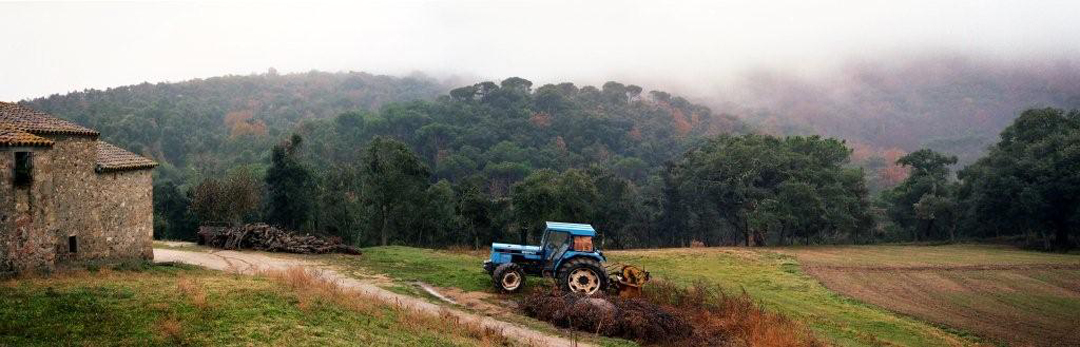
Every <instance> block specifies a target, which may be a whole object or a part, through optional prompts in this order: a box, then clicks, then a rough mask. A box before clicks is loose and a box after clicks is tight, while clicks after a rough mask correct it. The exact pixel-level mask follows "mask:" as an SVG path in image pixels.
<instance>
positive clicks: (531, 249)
mask: <svg viewBox="0 0 1080 347" xmlns="http://www.w3.org/2000/svg"><path fill="white" fill-rule="evenodd" d="M491 250H492V251H494V252H506V253H532V254H536V253H540V246H525V245H514V244H509V243H492V244H491Z"/></svg>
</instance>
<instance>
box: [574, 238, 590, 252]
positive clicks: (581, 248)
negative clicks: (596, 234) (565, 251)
mask: <svg viewBox="0 0 1080 347" xmlns="http://www.w3.org/2000/svg"><path fill="white" fill-rule="evenodd" d="M574 250H575V251H578V252H592V251H593V246H592V236H574Z"/></svg>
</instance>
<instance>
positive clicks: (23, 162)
mask: <svg viewBox="0 0 1080 347" xmlns="http://www.w3.org/2000/svg"><path fill="white" fill-rule="evenodd" d="M33 181H34V153H32V152H15V186H17V187H26V186H29V185H30V182H33Z"/></svg>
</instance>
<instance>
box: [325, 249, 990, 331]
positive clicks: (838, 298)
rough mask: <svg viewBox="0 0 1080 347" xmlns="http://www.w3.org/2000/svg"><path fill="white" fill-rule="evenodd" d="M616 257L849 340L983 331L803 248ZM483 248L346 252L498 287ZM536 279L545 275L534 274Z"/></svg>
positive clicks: (413, 273)
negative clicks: (886, 291) (814, 272)
mask: <svg viewBox="0 0 1080 347" xmlns="http://www.w3.org/2000/svg"><path fill="white" fill-rule="evenodd" d="M608 255H609V257H610V258H611V261H613V262H625V263H629V264H638V265H642V266H645V267H646V268H647V269H648V270H649V271H651V272H652V274H653V275H654V276H656V277H657V278H663V279H665V280H669V281H674V282H676V283H681V284H686V285H688V284H692V283H693V282H695V281H705V282H708V283H715V284H719V285H721V286H722V287H724V288H726V289H727V290H728V291H731V292H732V293H738V292H740V291H742V290H745V291H746V292H747V293H749V294H750V295H752V296H753V297H754V298H756V299H758V300H760V301H761V302H762V303H763V304H764V305H765V306H766V307H767V308H768V309H772V310H776V311H778V312H781V313H784V314H786V315H789V316H791V317H793V318H796V319H798V320H801V321H803V322H805V323H806V324H807V325H809V326H810V327H811V328H812V329H813V330H814V331H815V332H816V333H817V334H819V336H820V337H822V338H823V339H825V340H827V341H830V342H832V343H835V344H838V345H842V346H876V345H890V344H891V345H905V346H956V345H971V344H974V343H975V339H974V338H972V337H968V336H963V334H962V333H959V332H958V331H953V330H949V329H944V328H940V327H937V326H935V325H933V324H929V323H926V322H924V321H921V320H917V319H912V318H908V317H905V316H903V315H898V314H895V313H893V312H890V311H888V310H885V309H882V308H878V307H875V306H872V305H867V304H863V303H860V302H858V301H856V300H852V299H849V298H847V297H844V296H842V295H838V294H836V293H834V292H832V291H830V290H829V289H827V288H825V287H824V286H822V285H821V284H820V283H819V282H818V281H817V280H815V279H814V278H812V277H810V276H808V275H807V274H805V273H803V271H802V270H801V267H800V265H799V263H798V260H797V259H796V257H795V256H792V255H787V254H781V253H778V252H776V251H773V250H757V249H749V250H748V249H741V248H723V249H703V248H697V249H671V250H640V251H636V250H635V251H616V252H608ZM483 259H484V255H483V253H482V252H478V253H460V252H447V251H437V250H426V249H416V248H408V247H375V248H369V249H365V253H364V256H363V257H359V258H343V259H342V261H346V262H348V263H349V264H348V265H349V266H352V267H360V268H365V269H369V270H370V271H374V272H379V273H384V274H387V275H389V276H391V277H394V278H397V279H399V280H402V281H424V282H427V283H430V284H432V285H436V286H442V287H458V288H463V289H466V290H477V291H490V290H491V289H490V288H491V282H490V281H491V279H490V278H489V277H488V276H487V275H486V274H485V273H484V272H483V271H481V270H480V264H481V262H482V261H483ZM529 280H530V285H535V284H536V283H537V282H538V281H541V280H539V279H537V278H532V277H530V278H529Z"/></svg>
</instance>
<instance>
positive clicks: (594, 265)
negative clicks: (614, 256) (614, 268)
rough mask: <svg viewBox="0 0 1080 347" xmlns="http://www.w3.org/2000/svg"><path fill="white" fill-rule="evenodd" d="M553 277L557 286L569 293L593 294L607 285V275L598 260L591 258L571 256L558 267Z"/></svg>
mask: <svg viewBox="0 0 1080 347" xmlns="http://www.w3.org/2000/svg"><path fill="white" fill-rule="evenodd" d="M555 278H556V279H557V280H558V281H559V288H562V290H564V291H567V292H571V293H580V294H585V295H593V294H596V293H599V292H602V291H604V288H606V287H607V276H606V275H605V272H604V268H603V267H601V266H600V262H599V261H597V260H596V259H592V258H573V259H570V260H567V261H566V263H565V264H563V265H562V266H560V267H559V272H558V273H557V274H556V276H555Z"/></svg>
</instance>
